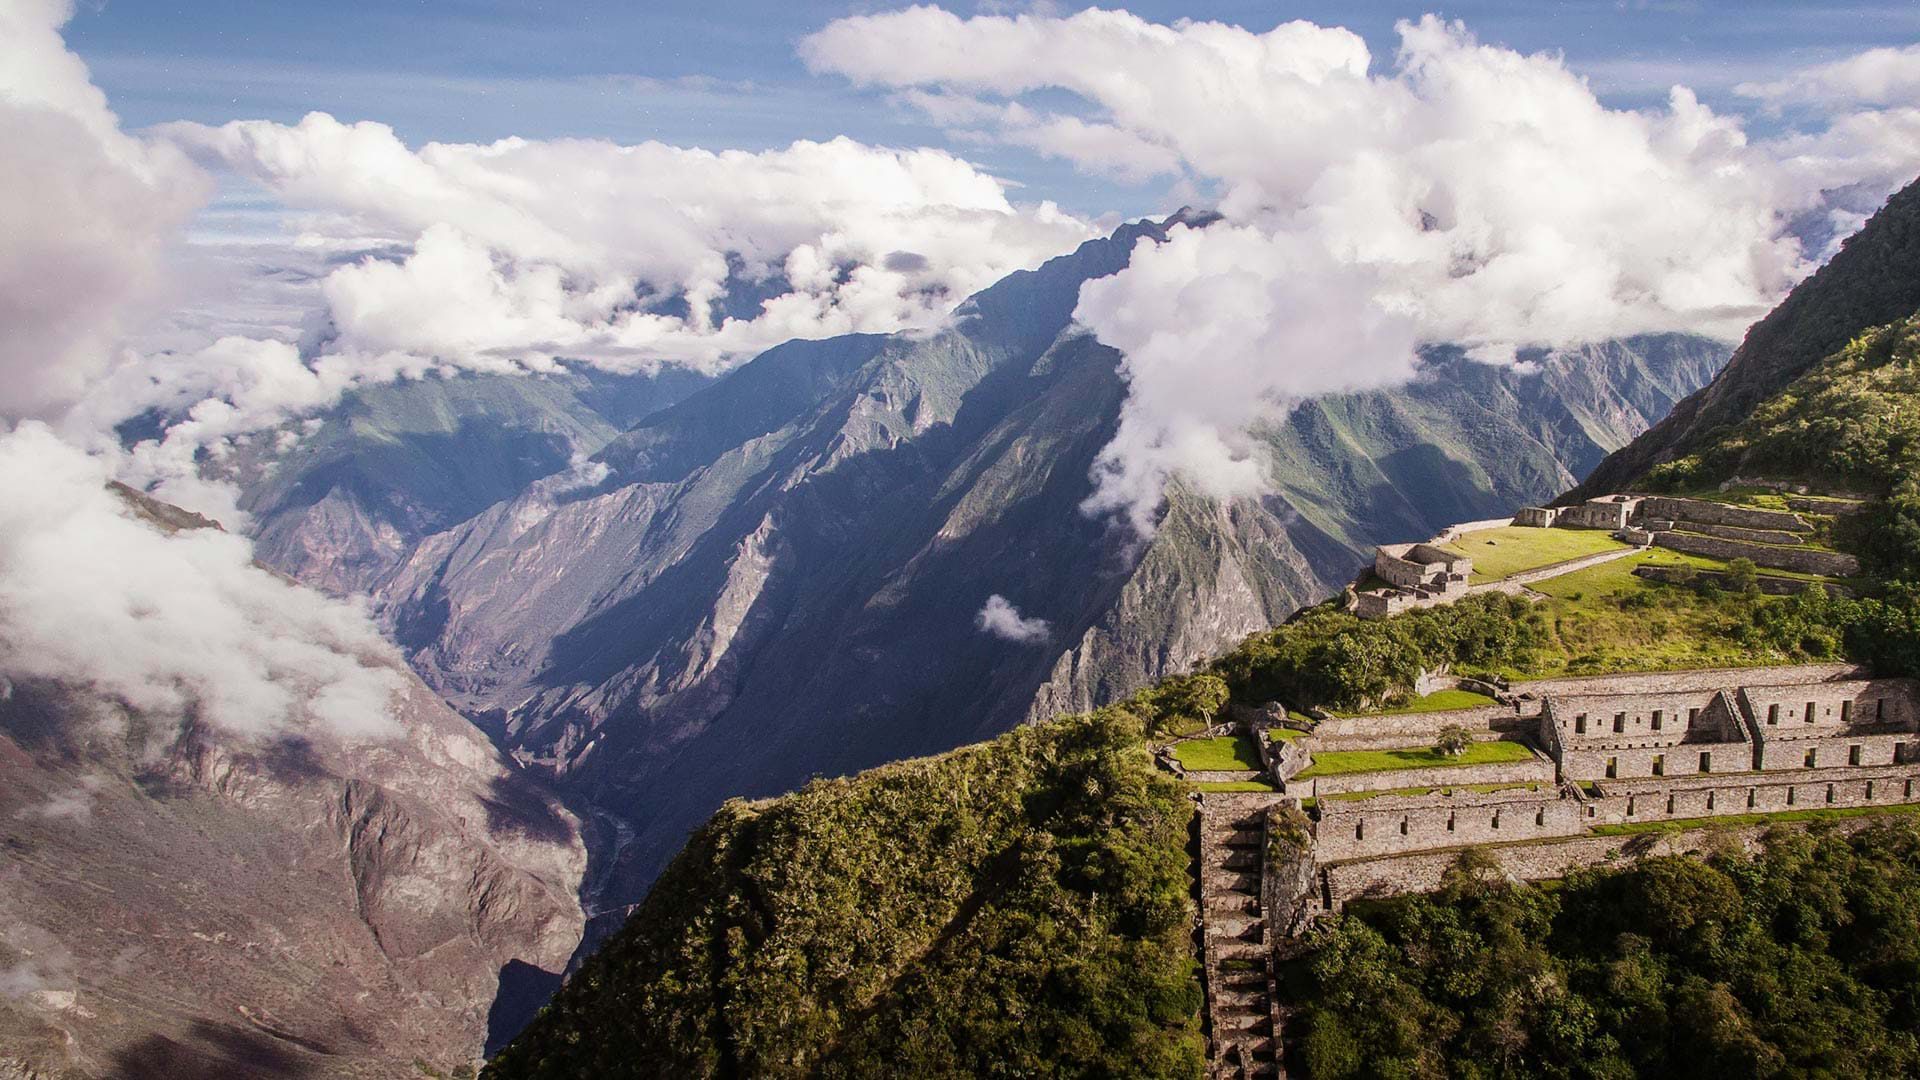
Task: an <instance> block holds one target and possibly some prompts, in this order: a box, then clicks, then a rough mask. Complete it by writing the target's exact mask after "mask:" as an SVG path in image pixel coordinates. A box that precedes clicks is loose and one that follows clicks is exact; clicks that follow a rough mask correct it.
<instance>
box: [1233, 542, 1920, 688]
mask: <svg viewBox="0 0 1920 1080" xmlns="http://www.w3.org/2000/svg"><path fill="white" fill-rule="evenodd" d="M1643 562H1650V563H1656V564H1673V565H1690V564H1695V563H1698V564H1701V565H1710V566H1714V567H1717V568H1719V569H1723V570H1724V569H1726V567H1725V566H1724V565H1723V564H1718V563H1711V562H1710V561H1709V560H1697V559H1693V558H1692V557H1690V556H1682V555H1676V554H1674V553H1672V552H1665V551H1650V552H1645V553H1642V554H1638V555H1633V556H1630V557H1628V558H1625V559H1620V560H1617V561H1615V562H1611V563H1607V564H1605V565H1603V566H1597V567H1593V568H1590V569H1587V570H1582V571H1579V572H1577V573H1574V574H1569V575H1567V576H1566V577H1565V578H1556V579H1554V580H1552V581H1547V582H1541V583H1539V585H1538V586H1537V589H1538V591H1540V592H1543V593H1545V594H1546V596H1547V599H1545V600H1541V601H1538V602H1531V601H1528V600H1524V599H1520V598H1518V597H1510V596H1506V595H1504V594H1502V593H1480V594H1476V595H1473V596H1469V597H1467V598H1465V599H1463V600H1461V601H1460V602H1458V603H1456V604H1453V605H1450V606H1447V607H1438V608H1423V609H1419V610H1415V611H1409V612H1403V613H1401V614H1399V615H1396V616H1394V617H1393V618H1390V619H1380V620H1373V621H1369V620H1364V619H1359V618H1356V617H1354V616H1352V615H1349V614H1347V613H1345V612H1343V611H1341V610H1339V608H1338V607H1337V606H1336V605H1323V606H1321V607H1318V608H1314V609H1311V610H1310V611H1307V612H1305V613H1303V614H1302V615H1301V616H1300V617H1298V618H1296V619H1295V620H1294V621H1292V622H1290V623H1288V624H1287V625H1285V626H1281V627H1278V628H1276V629H1274V630H1270V631H1267V632H1265V633H1261V634H1255V635H1253V636H1252V637H1249V638H1248V639H1247V640H1246V641H1244V642H1242V643H1241V645H1240V647H1239V648H1237V649H1235V650H1234V651H1233V652H1231V653H1229V654H1227V655H1226V656H1224V657H1222V658H1221V659H1220V660H1218V661H1217V662H1215V664H1214V665H1213V668H1212V671H1213V673H1214V674H1216V675H1218V676H1219V677H1220V678H1221V679H1222V680H1224V682H1225V683H1226V685H1227V686H1229V687H1230V688H1231V690H1232V694H1233V697H1234V699H1235V700H1238V701H1244V702H1249V703H1254V702H1263V701H1282V702H1285V703H1286V704H1287V705H1288V706H1289V707H1293V708H1307V707H1313V706H1319V707H1323V708H1328V709H1331V710H1333V711H1335V712H1360V711H1367V712H1372V711H1375V710H1379V709H1385V710H1389V711H1391V710H1411V709H1416V708H1430V707H1432V706H1431V703H1429V702H1421V701H1420V700H1419V699H1416V698H1414V697H1413V694H1412V689H1413V686H1414V684H1415V682H1416V681H1417V680H1418V678H1419V677H1420V674H1421V672H1422V671H1439V670H1451V671H1453V672H1455V673H1457V674H1486V675H1501V676H1506V677H1509V678H1523V679H1524V678H1546V677H1551V676H1555V675H1569V674H1571V675H1586V674H1602V673H1607V672H1614V671H1649V670H1661V669H1685V668H1702V667H1742V666H1752V665H1756V664H1784V663H1802V662H1808V661H1818V660H1831V659H1837V658H1839V657H1842V656H1854V657H1856V658H1858V659H1862V660H1866V661H1869V662H1874V663H1884V664H1886V665H1887V666H1888V670H1889V672H1890V673H1891V672H1906V671H1913V672H1920V644H1915V643H1914V640H1913V638H1912V636H1911V630H1912V629H1913V628H1916V627H1920V607H1916V605H1914V604H1913V603H1912V602H1910V601H1907V600H1901V599H1898V597H1903V596H1906V595H1907V594H1906V593H1905V592H1902V591H1899V590H1897V589H1896V590H1894V591H1892V592H1889V593H1888V594H1887V595H1886V596H1885V597H1883V598H1879V599H1867V600H1846V601H1828V600H1826V599H1825V598H1824V596H1822V597H1819V598H1815V597H1813V596H1808V597H1806V598H1804V599H1802V598H1797V597H1790V598H1781V597H1769V596H1762V595H1757V594H1752V593H1741V592H1737V591H1727V590H1721V589H1709V588H1700V589H1691V588H1685V587H1681V586H1675V585H1666V584H1661V583H1658V582H1653V581H1649V580H1647V579H1645V578H1640V577H1635V576H1634V575H1633V573H1632V567H1633V566H1635V565H1639V564H1640V563H1643ZM1901 627H1906V628H1908V636H1906V637H1904V638H1903V637H1901V636H1899V634H1898V633H1895V631H1897V630H1898V629H1899V628H1901Z"/></svg>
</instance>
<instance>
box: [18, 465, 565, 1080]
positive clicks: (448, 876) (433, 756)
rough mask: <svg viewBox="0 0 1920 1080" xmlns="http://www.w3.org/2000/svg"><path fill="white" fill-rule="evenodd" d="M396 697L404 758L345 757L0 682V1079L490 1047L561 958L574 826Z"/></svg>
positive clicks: (62, 688)
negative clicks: (490, 1037) (489, 1042)
mask: <svg viewBox="0 0 1920 1080" xmlns="http://www.w3.org/2000/svg"><path fill="white" fill-rule="evenodd" d="M130 497H131V498H134V499H138V498H139V497H137V496H130ZM141 506H142V508H143V509H144V510H146V511H147V516H148V519H149V520H150V521H152V522H154V523H155V524H156V525H159V526H161V527H163V528H168V529H176V528H191V527H195V522H194V521H193V520H192V518H191V515H184V514H182V513H180V512H178V511H174V510H172V508H167V507H162V506H160V505H159V504H154V503H151V502H150V501H143V502H142V503H141ZM402 681H403V691H402V693H401V695H400V696H399V697H398V698H397V699H396V702H395V714H396V718H397V720H398V721H399V724H400V728H401V730H402V732H403V734H402V735H401V736H399V737H396V738H383V739H376V740H370V741H359V740H356V741H348V740H344V739H342V738H340V737H338V736H334V735H331V734H325V733H322V732H319V731H314V732H311V733H308V734H303V735H293V736H289V735H286V734H284V733H283V734H279V735H275V736H271V737H269V736H266V735H261V736H254V737H241V736H237V735H232V734H229V733H226V732H223V731H216V730H213V729H210V728H207V727H205V726H203V725H202V724H200V723H198V722H197V721H196V720H195V719H194V718H193V716H192V715H188V716H187V717H185V718H184V719H183V718H181V717H179V716H159V715H151V714H147V713H142V712H138V711H134V710H131V709H129V708H128V707H127V706H126V705H125V704H124V703H122V702H120V701H117V700H114V699H111V698H109V697H107V696H104V695H102V694H99V693H96V692H94V691H92V690H90V689H88V688H86V687H83V686H75V685H66V684H63V683H60V682H56V681H51V680H47V679H19V680H9V679H6V678H0V853H3V854H0V1076H15V1075H20V1076H35V1077H38V1076H47V1077H52V1076H60V1077H142V1078H147V1077H181V1078H186V1077H195V1078H198V1077H211V1076H219V1077H298V1076H313V1077H321V1076H326V1077H336V1076H338V1077H393V1076H405V1075H418V1074H420V1072H421V1069H420V1068H419V1066H418V1065H417V1064H416V1063H419V1064H424V1065H425V1066H427V1067H429V1068H433V1069H438V1070H440V1072H441V1073H442V1074H444V1073H447V1072H450V1071H451V1070H453V1069H455V1068H459V1067H462V1066H467V1065H470V1064H472V1063H473V1062H474V1061H475V1060H476V1059H477V1058H478V1056H479V1054H480V1052H481V1050H482V1047H483V1044H484V1042H485V1040H486V1039H487V1036H488V1032H489V1026H490V1020H491V1023H492V1026H493V1027H494V1028H495V1029H496V1030H497V1031H498V1033H499V1034H500V1035H502V1036H504V1035H508V1034H511V1029H513V1028H514V1027H516V1026H517V1024H518V1022H521V1021H524V1019H525V1016H524V1015H523V1011H524V1004H523V1003H521V1002H519V1001H518V1000H517V998H516V997H515V994H516V993H517V994H520V995H524V994H525V993H526V992H527V991H528V990H532V991H535V992H536V993H539V992H543V991H542V985H543V982H544V985H545V988H546V989H550V987H551V985H552V984H553V983H556V982H557V980H558V973H559V972H560V970H561V969H562V967H563V966H564V965H565V963H566V961H567V958H568V956H569V955H570V954H571V952H572V951H573V949H574V947H575V945H576V943H577V942H578V940H579V938H580V934H581V930H582V926H583V921H584V917H583V915H582V913H581V909H580V905H579V902H578V899H577V894H578V887H579V884H580V881H581V879H582V876H583V873H584V870H585V864H586V855H585V850H584V847H583V845H582V843H581V840H580V835H579V827H578V823H577V821H576V820H575V819H574V818H573V817H572V816H571V815H570V814H568V813H567V812H566V811H565V810H564V809H563V808H562V807H561V806H560V804H559V803H558V801H557V800H555V799H554V798H553V797H552V796H551V795H550V794H548V793H547V792H545V791H544V789H542V788H541V787H540V786H539V785H538V784H537V783H535V782H534V781H532V780H531V779H530V778H529V777H528V776H527V775H526V773H525V772H524V771H523V770H520V769H519V768H517V767H515V766H514V765H513V764H512V763H511V762H510V761H508V760H507V759H506V758H505V757H503V756H502V755H501V754H500V752H499V751H498V750H496V749H495V748H494V747H493V746H491V745H490V744H489V743H488V741H487V739H486V737H485V736H484V735H482V734H481V733H480V732H478V731H477V730H475V729H474V728H473V726H472V725H471V724H470V723H468V722H467V721H466V720H465V719H463V718H462V717H460V716H459V715H458V714H457V713H454V712H453V711H452V710H451V709H449V708H447V707H446V705H445V704H444V703H443V702H442V701H441V700H440V699H439V698H438V697H437V696H436V695H435V694H434V693H433V692H432V691H430V690H429V689H427V688H426V687H425V686H424V685H423V684H421V683H420V682H419V680H418V679H417V678H414V677H413V676H411V675H410V674H408V675H403V677H402ZM543 973H544V975H543ZM503 989H506V990H507V991H509V994H508V996H507V998H506V999H505V1000H502V1001H501V1002H499V1003H498V1004H496V998H497V997H498V996H499V995H500V992H501V991H502V990H503ZM490 1009H491V1010H492V1011H493V1015H492V1016H491V1017H490V1015H489V1013H490ZM516 1009H520V1010H522V1011H521V1012H517V1011H516Z"/></svg>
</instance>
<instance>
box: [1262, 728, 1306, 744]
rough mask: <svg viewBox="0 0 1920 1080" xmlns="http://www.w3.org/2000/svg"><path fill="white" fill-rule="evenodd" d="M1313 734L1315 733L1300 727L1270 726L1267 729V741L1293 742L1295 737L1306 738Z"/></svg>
mask: <svg viewBox="0 0 1920 1080" xmlns="http://www.w3.org/2000/svg"><path fill="white" fill-rule="evenodd" d="M1311 734H1313V733H1312V732H1310V731H1301V730H1299V729H1298V728H1290V727H1270V728H1268V729H1267V741H1268V742H1292V741H1293V740H1295V739H1301V738H1305V737H1306V736H1308V735H1311Z"/></svg>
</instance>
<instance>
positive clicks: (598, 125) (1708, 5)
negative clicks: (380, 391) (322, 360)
mask: <svg viewBox="0 0 1920 1080" xmlns="http://www.w3.org/2000/svg"><path fill="white" fill-rule="evenodd" d="M894 6H897V5H891V4H872V3H856V4H807V3H766V2H750V3H681V2H661V3H645V4H640V3H615V2H611V0H579V2H573V3H540V2H535V0H462V2H444V0H414V2H391V0H388V2H382V0H342V2H335V3H325V4H321V3H311V2H273V3H260V2H258V0H193V2H188V3H178V2H176V3H164V2H159V0H106V2H105V3H96V4H90V5H89V4H84V3H83V6H82V9H81V11H80V12H79V13H78V14H77V15H76V17H75V18H74V20H73V21H72V22H71V23H70V24H69V25H68V26H67V29H66V37H67V41H68V43H69V45H70V46H71V47H72V48H73V49H74V50H75V51H76V52H77V53H79V54H80V55H81V56H82V57H83V58H85V59H86V60H87V62H88V63H89V65H90V66H91V67H92V69H93V74H94V80H95V82H96V83H98V84H99V85H100V86H101V87H102V88H103V89H104V90H105V91H106V92H107V95H108V98H109V100H110V101H111V102H112V104H113V106H114V108H115V109H116V110H117V111H118V112H119V113H120V115H121V117H122V118H123V120H124V121H125V122H126V124H127V125H128V126H130V127H143V126H146V125H149V124H154V123H158V122H162V121H166V120H181V119H184V120H197V121H201V122H205V123H221V122H224V121H227V120H232V119H255V118H257V119H268V120H278V121H293V120H296V119H298V118H299V117H300V116H301V115H303V114H304V113H306V112H308V111H310V110H316V109H317V110H323V111H326V112H330V113H333V114H334V115H336V116H338V117H339V118H341V119H343V120H359V119H371V120H379V121H382V122H385V123H389V124H391V125H393V126H394V127H395V128H396V129H397V130H398V132H399V133H400V135H401V136H402V137H403V138H404V139H406V140H407V141H408V142H409V143H413V144H418V143H420V142H425V141H429V140H436V139H437V140H458V141H489V140H492V139H496V138H501V137H504V136H508V135H522V136H528V137H554V136H586V137H603V138H610V139H615V140H620V141H637V140H641V139H659V140H663V141H666V142H672V143H677V144H682V145H700V146H705V147H709V148H722V147H737V148H742V149H764V148H767V147H771V146H779V145H785V144H786V143H788V142H790V141H792V140H793V139H796V138H814V139H824V138H830V137H832V136H835V135H842V134H844V135H849V136H852V137H854V138H857V139H860V140H863V141H866V142H872V143H879V144H885V145H944V144H946V142H947V140H946V138H945V137H944V135H943V133H942V132H941V131H940V130H939V129H937V128H935V127H933V126H930V125H929V124H927V123H926V122H925V121H924V120H923V119H921V118H919V117H917V116H916V115H914V114H912V113H910V112H908V111H907V110H905V109H903V108H900V107H898V106H895V105H894V104H892V103H891V102H889V101H888V100H887V99H886V96H885V95H884V94H881V93H877V92H871V91H861V90H856V89H854V88H852V87H850V86H848V85H847V84H846V83H845V82H844V81H842V80H841V79H839V78H836V77H832V76H815V75H812V74H809V73H808V72H807V71H806V69H805V68H804V67H803V66H802V65H801V64H800V62H799V61H798V59H797V58H796V57H795V53H794V42H795V41H796V40H797V39H799V38H800V37H802V36H803V35H805V34H807V33H809V32H811V31H814V30H817V29H819V28H820V27H821V26H823V25H825V24H826V23H827V22H828V21H830V20H831V19H833V18H835V17H837V16H840V15H844V14H849V13H859V12H869V11H876V10H886V9H888V8H891V7H894ZM947 6H949V7H950V8H952V9H953V10H956V11H960V12H963V13H971V12H973V11H977V10H980V9H981V8H982V7H983V6H984V5H978V4H973V3H964V2H963V3H953V4H949V5H947ZM992 6H994V7H1007V6H1009V5H992ZM1124 6H1126V7H1127V8H1128V9H1129V10H1132V11H1134V12H1135V13H1137V14H1140V15H1143V16H1146V17H1149V18H1152V19H1155V20H1158V21H1170V20H1174V19H1177V18H1181V17H1189V18H1195V19H1215V20H1219V21H1224V22H1230V23H1236V24H1240V25H1243V26H1247V27H1249V28H1252V29H1258V30H1264V29H1267V28H1269V27H1270V26H1272V25H1273V24H1274V23H1276V22H1281V21H1286V20H1288V19H1293V18H1304V19H1309V20H1312V21H1315V22H1319V23H1323V24H1330V25H1341V26H1346V27H1347V28H1349V29H1351V30H1353V31H1355V32H1357V33H1359V34H1361V35H1362V36H1364V37H1365V38H1366V39H1367V41H1368V43H1369V45H1370V46H1371V47H1372V49H1373V52H1374V56H1375V63H1376V64H1379V63H1382V62H1384V61H1385V60H1387V59H1388V58H1390V57H1391V55H1392V51H1393V49H1394V44H1395V38H1394V33H1393V24H1394V22H1395V21H1396V20H1397V19H1401V18H1407V17H1412V16H1416V15H1418V14H1420V13H1422V12H1424V11H1428V10H1438V11H1439V12H1440V13H1441V14H1444V15H1446V16H1448V17H1450V18H1459V19H1462V20H1464V21H1465V22H1466V23H1467V24H1468V26H1469V27H1470V28H1471V29H1472V30H1473V31H1474V32H1475V33H1476V34H1477V35H1478V36H1479V37H1480V38H1481V39H1482V40H1484V41H1489V42H1497V43H1501V44H1505V45H1508V46H1511V47H1513V48H1517V49H1520V50H1522V51H1528V52H1531V51H1537V50H1557V51H1560V52H1563V53H1564V54H1565V55H1566V57H1567V59H1568V62H1569V64H1570V65H1571V66H1572V67H1574V68H1575V69H1576V70H1578V71H1581V72H1582V73H1584V74H1586V75H1587V76H1588V77H1589V78H1590V79H1591V81H1592V84H1593V86H1594V87H1595V89H1596V90H1597V91H1599V92H1600V96H1601V97H1602V99H1603V100H1605V101H1607V102H1608V103H1609V104H1612V105H1624V106H1638V105H1643V104H1649V103H1652V102H1655V101H1658V100H1661V99H1663V98H1664V96H1665V91H1666V88H1667V87H1668V86H1669V85H1671V84H1672V83H1673V82H1676V81H1680V82H1685V83H1686V84H1687V85H1690V86H1692V87H1694V88H1695V89H1696V90H1698V91H1699V92H1700V93H1701V96H1702V97H1703V98H1704V99H1705V100H1706V101H1708V102H1709V103H1710V104H1712V105H1713V106H1714V107H1715V108H1716V109H1721V110H1724V111H1749V103H1746V102H1742V101H1740V100H1739V99H1738V98H1735V97H1734V96H1733V95H1732V94H1731V93H1730V92H1729V90H1730V88H1731V86H1732V85H1733V84H1735V83H1737V82H1740V81H1743V80H1748V79H1758V78H1766V77H1770V76H1774V75H1776V74H1778V73H1780V72H1783V71H1785V70H1787V69H1789V68H1793V67H1798V66H1802V65H1805V64H1809V63H1815V62H1819V61H1823V60H1829V59H1834V58H1837V57H1840V56H1844V55H1847V54H1850V53H1853V52H1857V51H1859V50H1861V49H1865V48H1870V47H1872V46H1876V45H1904V44H1910V43H1912V42H1914V41H1916V40H1920V4H1915V3H1912V2H1910V0H1908V2H1900V3H1860V4H1795V3H1781V2H1747V3H1737V4H1736V3H1727V2H1709V0H1700V2H1685V0H1638V2H1633V0H1624V2H1623V0H1565V2H1560V3H1541V2H1531V3H1512V2H1507V3H1489V2H1482V3H1460V4H1449V5H1445V6H1439V7H1431V6H1422V5H1409V4H1378V3H1329V2H1310V3H1292V4H1274V3H1251V2H1216V3H1179V4H1175V3H1164V2H1158V0H1156V2H1147V3H1135V4H1127V5H1124ZM1057 9H1058V10H1070V7H1069V6H1067V5H1060V6H1059V7H1058V8H1057ZM1769 123H1771V122H1770V121H1768V120H1766V119H1765V118H1760V119H1758V120H1756V122H1755V124H1754V128H1755V129H1756V130H1765V128H1766V127H1767V126H1768V125H1769ZM954 149H956V150H957V151H958V152H960V153H962V154H963V155H964V156H967V157H969V158H971V159H973V160H975V161H978V162H980V163H982V164H983V165H985V166H987V167H988V168H990V169H992V170H993V171H994V172H995V173H997V174H998V175H1001V176H1004V177H1006V178H1008V179H1012V180H1015V181H1017V182H1019V183H1021V184H1022V185H1023V188H1022V191H1021V193H1020V197H1023V198H1028V199H1037V198H1052V199H1055V200H1057V201H1059V202H1061V203H1062V204H1063V205H1066V206H1067V207H1069V208H1071V209H1074V210H1077V211H1082V212H1087V213H1098V212H1102V211H1109V210H1119V211H1122V212H1127V211H1133V210H1138V209H1142V208H1145V207H1146V205H1147V204H1151V203H1153V202H1154V199H1153V194H1154V192H1153V191H1150V190H1129V189H1128V188H1126V187H1125V186H1124V185H1117V184H1115V183H1113V182H1112V181H1109V180H1104V179H1102V180H1094V179H1090V178H1088V177H1086V176H1082V175H1079V174H1076V173H1075V172H1074V170H1073V169H1072V168H1071V167H1070V166H1068V165H1066V164H1063V163H1061V162H1057V161H1044V160H1041V159H1039V158H1037V157H1035V156H1033V155H1031V154H1028V153H1026V152H1024V151H1020V150H1017V149H1012V148H1007V147H985V146H962V147H955V148H954ZM1134 203H1139V204H1143V205H1140V206H1136V205H1130V204H1134Z"/></svg>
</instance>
